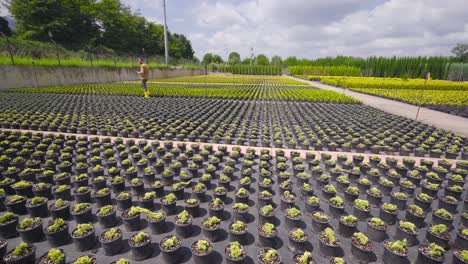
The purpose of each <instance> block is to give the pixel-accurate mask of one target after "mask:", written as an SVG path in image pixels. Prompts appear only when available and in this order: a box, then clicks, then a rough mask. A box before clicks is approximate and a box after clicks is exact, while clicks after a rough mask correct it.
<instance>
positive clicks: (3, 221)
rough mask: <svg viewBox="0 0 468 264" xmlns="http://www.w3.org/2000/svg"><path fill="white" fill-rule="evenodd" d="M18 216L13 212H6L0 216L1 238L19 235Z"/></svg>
mask: <svg viewBox="0 0 468 264" xmlns="http://www.w3.org/2000/svg"><path fill="white" fill-rule="evenodd" d="M18 219H19V218H18V216H17V215H15V214H14V213H12V212H6V213H5V214H3V215H1V216H0V236H1V237H2V238H4V239H7V238H11V237H15V236H17V235H18V231H17V230H16V226H17V225H18V221H19V220H18Z"/></svg>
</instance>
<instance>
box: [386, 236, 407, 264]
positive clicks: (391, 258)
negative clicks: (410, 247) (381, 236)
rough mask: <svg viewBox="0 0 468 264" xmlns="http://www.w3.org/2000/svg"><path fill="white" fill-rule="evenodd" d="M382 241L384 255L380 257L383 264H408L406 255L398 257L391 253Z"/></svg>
mask: <svg viewBox="0 0 468 264" xmlns="http://www.w3.org/2000/svg"><path fill="white" fill-rule="evenodd" d="M385 242H386V241H384V253H383V257H382V261H383V263H385V264H395V263H407V262H408V254H404V255H400V254H397V253H395V252H393V251H391V250H390V249H389V248H388V247H387V245H386V244H385Z"/></svg>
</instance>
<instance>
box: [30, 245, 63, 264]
mask: <svg viewBox="0 0 468 264" xmlns="http://www.w3.org/2000/svg"><path fill="white" fill-rule="evenodd" d="M36 263H37V264H65V263H66V257H65V253H64V252H63V250H62V249H57V248H53V249H51V250H49V251H48V252H47V253H45V254H44V255H43V256H42V257H40V258H39V260H38V261H37V262H36Z"/></svg>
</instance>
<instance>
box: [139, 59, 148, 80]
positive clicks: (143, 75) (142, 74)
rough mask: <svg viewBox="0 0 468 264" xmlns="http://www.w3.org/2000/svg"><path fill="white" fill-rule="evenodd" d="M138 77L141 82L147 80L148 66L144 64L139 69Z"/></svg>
mask: <svg viewBox="0 0 468 264" xmlns="http://www.w3.org/2000/svg"><path fill="white" fill-rule="evenodd" d="M140 77H141V79H142V80H148V79H149V66H148V64H146V63H143V64H142V65H141V67H140Z"/></svg>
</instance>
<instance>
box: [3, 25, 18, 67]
mask: <svg viewBox="0 0 468 264" xmlns="http://www.w3.org/2000/svg"><path fill="white" fill-rule="evenodd" d="M0 34H1V35H2V36H3V37H5V38H6V41H7V46H8V53H10V59H11V64H12V65H15V60H14V59H13V52H12V51H11V46H10V39H9V38H8V36H7V35H5V34H4V33H3V32H0Z"/></svg>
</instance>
